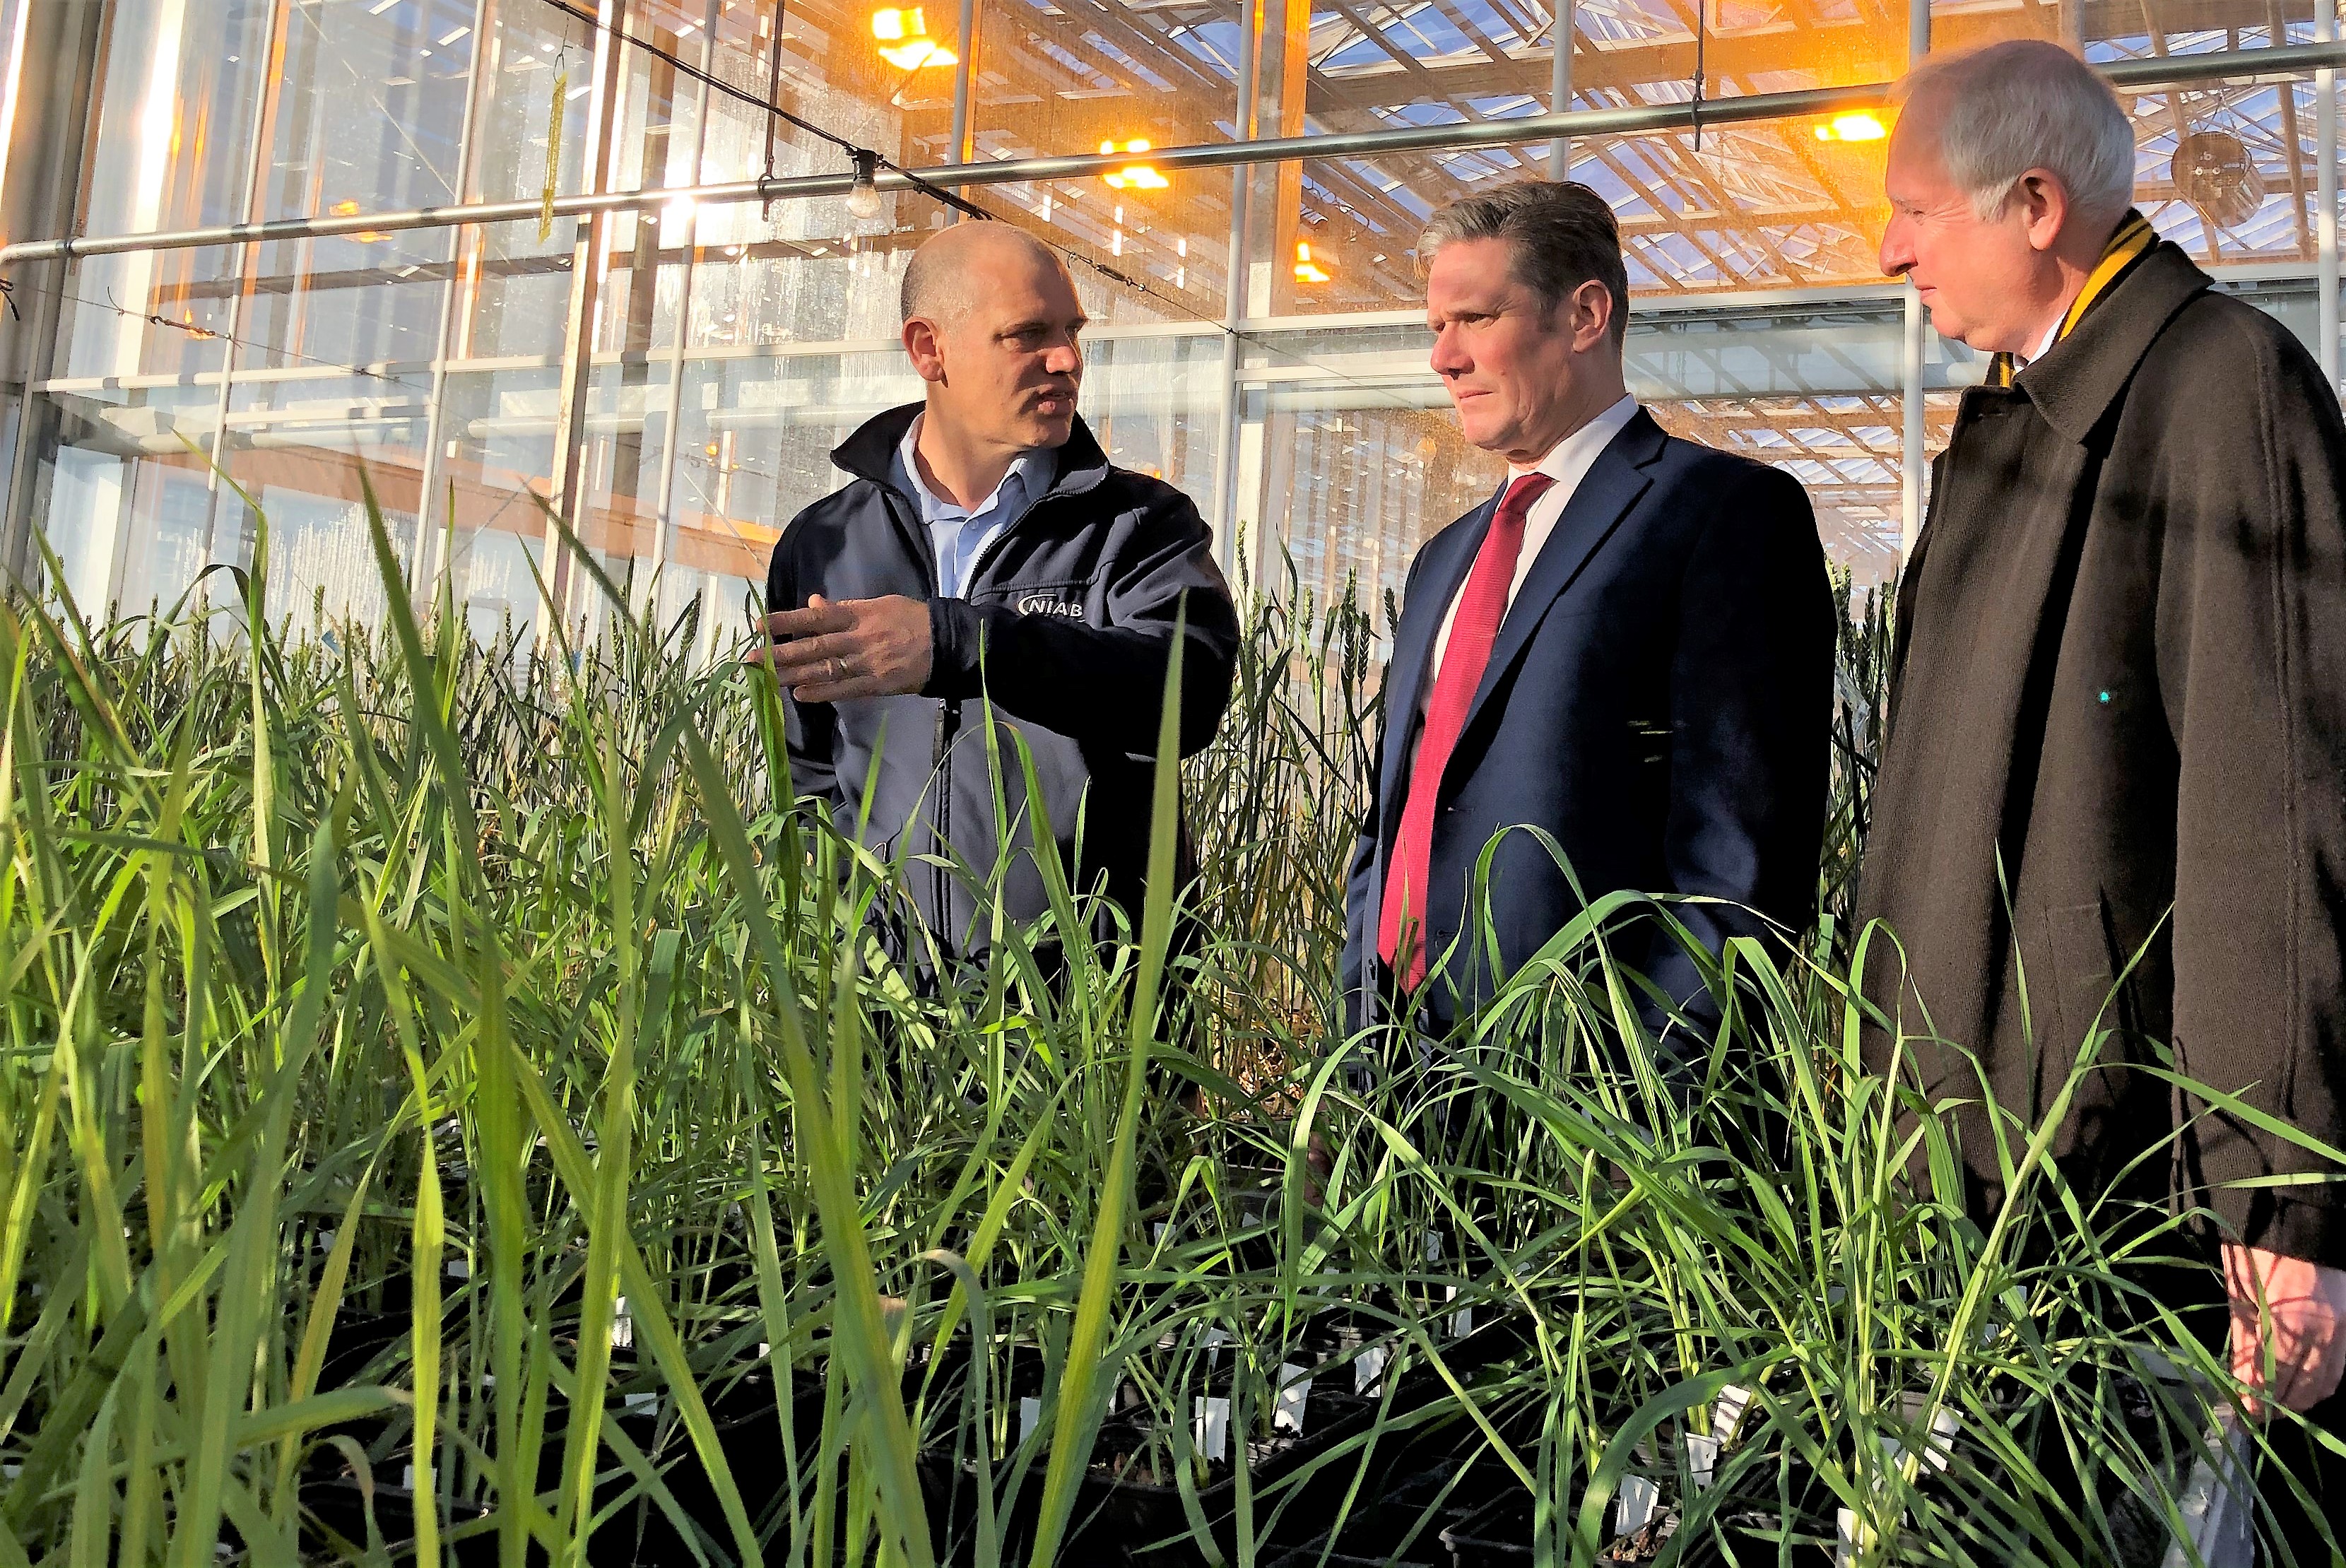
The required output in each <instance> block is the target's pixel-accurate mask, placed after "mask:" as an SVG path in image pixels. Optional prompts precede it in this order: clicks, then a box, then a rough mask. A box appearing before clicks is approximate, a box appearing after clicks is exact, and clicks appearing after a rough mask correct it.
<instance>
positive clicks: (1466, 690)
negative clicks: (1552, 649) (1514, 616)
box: [1377, 473, 1556, 987]
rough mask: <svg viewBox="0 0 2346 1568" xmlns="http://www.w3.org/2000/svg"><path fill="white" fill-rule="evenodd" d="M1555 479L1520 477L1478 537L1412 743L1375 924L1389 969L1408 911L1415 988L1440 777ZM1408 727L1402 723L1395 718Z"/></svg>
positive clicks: (1407, 975)
mask: <svg viewBox="0 0 2346 1568" xmlns="http://www.w3.org/2000/svg"><path fill="white" fill-rule="evenodd" d="M1555 483H1556V481H1555V480H1553V479H1551V478H1549V477H1548V476H1547V475H1546V474H1545V473H1525V474H1522V475H1520V476H1518V477H1517V478H1516V479H1515V481H1514V482H1513V483H1511V484H1509V485H1508V486H1507V493H1506V494H1505V495H1504V496H1502V497H1501V498H1500V500H1499V510H1498V513H1497V514H1496V515H1495V516H1494V517H1493V518H1492V519H1491V531H1490V532H1489V533H1487V534H1485V535H1483V548H1482V549H1481V550H1480V551H1478V552H1477V553H1476V554H1475V556H1474V570H1473V571H1472V572H1470V573H1468V574H1467V576H1466V586H1465V588H1464V591H1463V592H1461V593H1460V595H1459V596H1458V614H1457V615H1456V616H1454V617H1453V619H1452V620H1451V623H1450V642H1449V645H1448V646H1447V647H1444V648H1443V653H1442V667H1441V669H1440V670H1439V671H1437V672H1436V673H1435V675H1434V677H1433V695H1432V696H1431V697H1427V698H1426V701H1425V728H1424V729H1423V731H1422V732H1421V733H1420V734H1419V736H1418V738H1417V757H1416V760H1415V761H1413V763H1412V764H1411V765H1410V769H1409V793H1408V794H1406V795H1404V796H1403V797H1402V809H1401V831H1400V832H1399V833H1398V834H1397V835H1395V837H1394V839H1393V847H1392V861H1391V862H1390V864H1389V865H1388V867H1387V869H1386V871H1385V896H1384V903H1383V906H1382V909H1381V911H1379V915H1378V920H1377V952H1378V953H1379V954H1381V955H1382V957H1383V959H1384V961H1385V962H1386V963H1387V964H1389V965H1390V964H1392V963H1393V962H1395V959H1394V955H1395V954H1396V953H1398V952H1400V951H1401V949H1402V938H1403V930H1404V918H1403V911H1407V916H1406V929H1407V931H1408V933H1409V939H1410V940H1409V965H1408V969H1407V971H1406V972H1403V973H1402V976H1401V980H1402V983H1403V985H1404V986H1408V987H1415V986H1416V984H1417V983H1419V982H1420V981H1422V980H1423V979H1424V978H1425V940H1424V937H1423V932H1424V929H1425V926H1424V916H1425V906H1426V883H1427V881H1429V880H1430V878H1431V870H1430V868H1431V865H1432V861H1433V808H1434V802H1435V800H1436V799H1437V798H1438V797H1439V796H1440V795H1441V793H1442V774H1443V769H1446V768H1448V767H1449V766H1450V753H1451V751H1452V749H1453V748H1455V747H1456V746H1457V744H1458V732H1459V731H1460V730H1462V729H1464V728H1466V709H1467V707H1468V705H1470V704H1471V703H1473V701H1474V688H1475V687H1478V686H1480V685H1482V684H1483V670H1484V667H1486V666H1487V665H1489V664H1490V662H1491V644H1492V643H1493V642H1494V641H1495V640H1497V638H1498V636H1499V622H1500V620H1501V619H1502V618H1504V617H1505V615H1506V613H1507V591H1508V589H1510V588H1512V587H1513V586H1514V585H1515V561H1516V558H1517V557H1518V556H1520V555H1522V554H1523V553H1524V519H1525V517H1526V516H1528V515H1529V514H1530V513H1531V509H1532V503H1533V502H1535V501H1537V500H1538V499H1539V498H1540V493H1541V492H1543V491H1545V489H1546V488H1547V487H1548V486H1549V485H1551V484H1555ZM1401 718H1402V722H1403V723H1404V724H1405V723H1407V722H1408V721H1409V720H1408V716H1407V715H1406V714H1404V715H1402V716H1401Z"/></svg>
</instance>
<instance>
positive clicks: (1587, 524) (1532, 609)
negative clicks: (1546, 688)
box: [1452, 408, 1669, 761]
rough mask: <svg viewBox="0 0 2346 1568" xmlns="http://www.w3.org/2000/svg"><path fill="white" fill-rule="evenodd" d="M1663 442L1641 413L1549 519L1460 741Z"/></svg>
mask: <svg viewBox="0 0 2346 1568" xmlns="http://www.w3.org/2000/svg"><path fill="white" fill-rule="evenodd" d="M1668 439H1669V438H1668V436H1667V435H1665V434H1664V433H1663V432H1662V427H1661V426H1660V425H1658V424H1656V423H1654V417H1653V415H1651V414H1649V413H1647V412H1646V411H1645V410H1644V409H1642V408H1641V409H1639V410H1638V411H1637V413H1636V414H1635V415H1633V416H1632V417H1631V419H1630V421H1629V423H1627V424H1626V425H1623V426H1622V427H1621V433H1620V434H1618V435H1617V436H1615V437H1614V438H1613V439H1612V441H1611V442H1609V443H1607V445H1606V448H1605V450H1604V451H1603V452H1602V453H1598V454H1597V458H1596V463H1594V464H1592V465H1591V466H1590V468H1589V470H1588V473H1587V476H1586V478H1584V479H1583V480H1581V482H1580V487H1579V488H1578V489H1577V490H1575V491H1574V492H1573V493H1572V499H1571V500H1569V501H1567V502H1566V503H1565V504H1564V515H1562V516H1561V517H1558V518H1557V519H1556V527H1555V529H1554V531H1552V532H1551V533H1550V534H1549V535H1548V536H1547V543H1546V544H1545V545H1542V546H1541V547H1540V553H1539V558H1538V559H1536V560H1535V561H1534V562H1533V563H1532V569H1531V571H1530V572H1529V573H1528V574H1527V575H1525V578H1524V585H1523V587H1522V588H1521V589H1519V590H1518V591H1517V592H1516V594H1515V599H1514V601H1513V602H1512V603H1510V604H1509V605H1508V606H1507V613H1506V616H1505V619H1503V620H1501V621H1500V622H1499V635H1498V636H1497V637H1496V638H1495V639H1494V641H1493V642H1492V644H1491V661H1490V663H1488V664H1486V665H1484V667H1483V679H1482V682H1481V684H1479V685H1477V686H1476V687H1474V701H1473V702H1472V703H1471V704H1469V705H1468V707H1467V708H1466V722H1465V725H1464V728H1461V729H1460V731H1459V735H1460V736H1461V738H1464V735H1465V733H1466V731H1467V730H1470V729H1472V728H1474V719H1475V718H1476V716H1477V715H1479V714H1480V713H1481V712H1482V711H1483V705H1484V703H1486V702H1488V701H1489V700H1490V699H1491V693H1492V691H1493V690H1494V688H1495V687H1497V686H1498V684H1499V681H1500V680H1501V678H1502V677H1505V674H1506V672H1507V670H1508V668H1509V667H1511V666H1513V665H1514V664H1515V660H1516V659H1517V658H1519V657H1522V655H1523V651H1524V648H1525V646H1526V645H1527V644H1529V643H1530V641H1531V638H1532V633H1533V632H1535V631H1536V630H1538V629H1539V624H1540V621H1541V618H1542V617H1543V616H1545V615H1546V614H1547V609H1548V606H1550V605H1552V604H1554V603H1555V602H1556V599H1557V598H1558V597H1559V596H1562V595H1563V593H1564V591H1565V590H1566V588H1568V587H1570V586H1571V585H1572V580H1573V579H1574V578H1575V577H1576V576H1578V575H1580V568H1581V567H1582V566H1583V565H1586V562H1587V560H1588V557H1589V556H1591V555H1595V554H1596V547H1597V546H1598V545H1602V544H1603V543H1605V541H1606V539H1607V537H1608V536H1609V535H1611V534H1612V532H1613V530H1614V529H1615V528H1616V527H1617V526H1618V525H1619V524H1620V522H1621V519H1622V518H1623V517H1625V516H1627V515H1628V513H1629V508H1631V507H1632V506H1635V505H1636V504H1637V498H1638V497H1639V496H1641V495H1643V494H1645V493H1646V490H1647V486H1648V485H1650V484H1653V479H1652V476H1651V475H1649V474H1648V473H1647V472H1646V470H1647V467H1648V466H1649V465H1650V464H1651V463H1653V462H1654V461H1655V460H1656V459H1657V458H1658V457H1660V456H1661V454H1662V446H1663V443H1665V442H1667V441H1668ZM1456 759H1457V754H1456V753H1455V752H1454V753H1452V760H1453V761H1455V760H1456Z"/></svg>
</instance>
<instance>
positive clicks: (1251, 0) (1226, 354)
mask: <svg viewBox="0 0 2346 1568" xmlns="http://www.w3.org/2000/svg"><path fill="white" fill-rule="evenodd" d="M1261 25H1262V0H1244V3H1243V4H1242V5H1240V6H1239V68H1238V71H1237V73H1236V80H1235V83H1234V85H1235V86H1236V87H1237V89H1238V104H1237V106H1236V107H1235V109H1234V110H1233V111H1232V116H1231V119H1230V123H1231V124H1232V125H1234V126H1236V127H1238V131H1239V137H1240V139H1242V140H1243V139H1246V138H1248V137H1252V136H1253V134H1254V130H1255V111H1256V109H1257V108H1258V107H1260V101H1259V97H1258V95H1259V93H1260V84H1259V83H1258V82H1257V81H1256V79H1255V76H1256V67H1257V66H1258V65H1259V64H1260V60H1261V56H1260V52H1259V51H1258V49H1257V47H1256V42H1257V36H1258V33H1259V30H1260V27H1261ZM1253 201H1254V178H1253V171H1252V170H1250V169H1249V168H1246V167H1245V166H1244V165H1240V166H1239V167H1238V168H1234V169H1232V170H1230V234H1229V248H1228V249H1227V250H1226V251H1225V253H1224V270H1223V276H1222V321H1221V327H1222V380H1221V385H1220V386H1219V388H1218V389H1217V393H1218V398H1217V402H1218V406H1217V408H1216V410H1215V412H1216V413H1217V414H1218V415H1219V418H1220V424H1219V434H1218V436H1217V438H1216V443H1215V448H1214V518H1213V525H1214V540H1215V545H1216V547H1217V549H1218V550H1219V554H1220V555H1221V561H1222V565H1223V566H1224V567H1225V568H1235V567H1236V566H1237V565H1238V555H1237V551H1238V545H1237V535H1238V501H1239V497H1238V483H1239V478H1238V463H1239V331H1238V325H1239V322H1240V321H1244V320H1245V319H1246V308H1247V267H1248V264H1249V261H1250V257H1249V254H1248V241H1247V209H1248V208H1249V207H1250V206H1251V205H1252V204H1253Z"/></svg>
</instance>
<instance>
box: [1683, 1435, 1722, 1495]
mask: <svg viewBox="0 0 2346 1568" xmlns="http://www.w3.org/2000/svg"><path fill="white" fill-rule="evenodd" d="M1686 1453H1687V1473H1688V1475H1690V1476H1692V1477H1693V1478H1694V1487H1695V1490H1696V1491H1697V1492H1708V1491H1709V1489H1710V1483H1711V1480H1712V1478H1713V1477H1715V1476H1716V1475H1717V1474H1718V1473H1719V1440H1718V1439H1717V1438H1712V1437H1697V1436H1695V1435H1694V1434H1693V1433H1691V1432H1689V1433H1688V1434H1687V1440H1686Z"/></svg>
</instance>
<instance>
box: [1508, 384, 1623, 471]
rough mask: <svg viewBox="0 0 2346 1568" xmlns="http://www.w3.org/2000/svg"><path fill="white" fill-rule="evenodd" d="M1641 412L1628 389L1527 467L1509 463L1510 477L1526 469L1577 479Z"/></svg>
mask: <svg viewBox="0 0 2346 1568" xmlns="http://www.w3.org/2000/svg"><path fill="white" fill-rule="evenodd" d="M1636 413H1637V399H1636V398H1635V397H1632V396H1630V395H1629V394H1628V393H1627V392H1624V393H1623V394H1622V396H1621V401H1620V402H1617V403H1615V404H1614V405H1613V406H1612V407H1610V408H1608V409H1607V410H1606V411H1605V412H1603V413H1600V414H1598V415H1597V416H1596V418H1595V419H1592V420H1590V421H1589V422H1588V423H1586V424H1584V425H1582V426H1581V427H1580V428H1579V429H1578V430H1576V431H1574V432H1573V433H1571V434H1570V435H1567V436H1566V437H1565V438H1564V439H1563V440H1562V441H1559V442H1557V443H1556V444H1555V445H1554V446H1551V447H1549V448H1548V449H1547V455H1546V456H1545V457H1543V458H1541V459H1540V460H1539V461H1538V462H1537V463H1532V464H1530V465H1528V466H1526V467H1520V468H1519V467H1517V466H1516V465H1515V464H1514V463H1509V464H1507V477H1508V478H1509V479H1520V478H1522V477H1523V476H1524V475H1525V474H1526V473H1545V474H1546V475H1547V476H1548V477H1549V478H1550V479H1553V480H1555V481H1556V483H1557V484H1566V483H1568V482H1572V481H1576V480H1577V479H1578V478H1579V477H1580V476H1581V475H1582V474H1584V473H1587V472H1588V465H1589V464H1590V463H1594V462H1596V454H1597V453H1600V452H1603V451H1604V450H1605V449H1606V448H1607V446H1609V445H1611V444H1612V442H1613V438H1614V437H1615V436H1617V435H1618V434H1620V433H1621V427H1622V426H1623V425H1625V424H1627V423H1629V421H1630V419H1631V418H1632V417H1633V416H1634V415H1635V414H1636Z"/></svg>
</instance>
